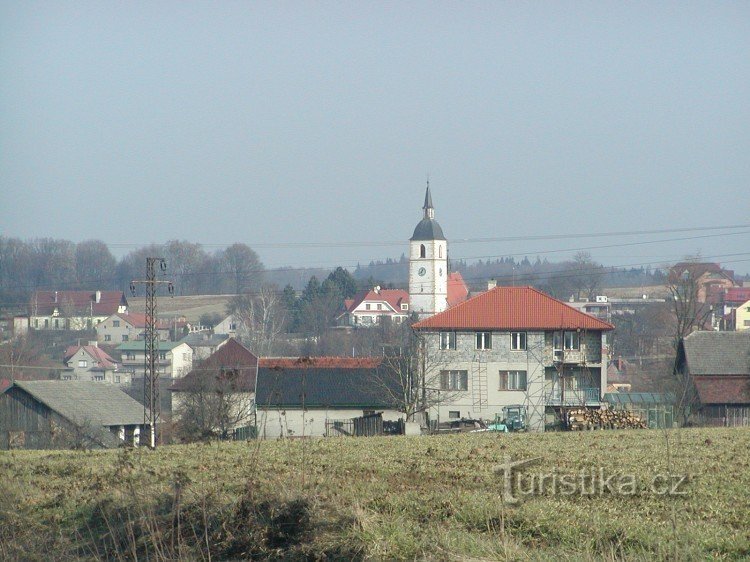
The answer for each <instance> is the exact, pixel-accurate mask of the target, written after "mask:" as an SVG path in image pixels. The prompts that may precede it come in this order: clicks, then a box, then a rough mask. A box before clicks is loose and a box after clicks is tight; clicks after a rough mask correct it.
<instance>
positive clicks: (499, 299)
mask: <svg viewBox="0 0 750 562" xmlns="http://www.w3.org/2000/svg"><path fill="white" fill-rule="evenodd" d="M414 329H415V330H416V331H417V333H418V335H419V336H420V339H421V342H422V343H421V345H422V348H423V352H422V365H421V367H420V369H421V373H420V377H421V380H422V384H423V385H424V387H425V395H426V396H427V404H428V406H429V411H428V413H429V417H430V420H432V422H444V421H449V420H451V419H461V418H469V419H484V420H493V419H494V418H495V416H502V414H503V408H504V407H506V406H513V405H523V406H524V408H525V411H526V417H527V426H528V427H529V429H531V430H534V431H543V430H544V428H545V426H547V425H551V424H553V423H555V420H556V419H559V416H560V413H561V409H562V408H565V407H572V406H583V407H597V408H598V407H599V406H600V405H601V399H602V396H603V394H604V392H605V390H606V387H607V370H606V366H607V352H606V345H605V342H604V339H603V334H604V333H605V332H607V331H609V330H612V329H613V326H612V325H611V324H609V323H607V322H604V321H602V320H599V319H598V318H594V317H592V316H589V315H587V314H584V313H582V312H580V311H578V310H575V309H574V308H572V307H570V306H567V305H566V304H565V303H562V302H560V301H557V300H556V299H554V298H552V297H550V296H549V295H546V294H544V293H542V292H540V291H537V290H536V289H533V288H531V287H496V288H494V289H491V290H489V291H487V292H485V293H482V294H480V295H478V296H475V297H473V298H471V299H469V300H467V301H465V302H463V303H461V304H458V305H456V306H455V307H453V308H450V309H448V310H446V311H444V312H442V313H440V314H437V315H435V316H432V317H430V318H427V319H425V320H422V321H420V322H418V323H417V324H415V325H414Z"/></svg>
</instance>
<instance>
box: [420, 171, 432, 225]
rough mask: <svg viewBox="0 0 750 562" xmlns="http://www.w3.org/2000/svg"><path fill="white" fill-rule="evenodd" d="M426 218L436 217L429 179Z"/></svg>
mask: <svg viewBox="0 0 750 562" xmlns="http://www.w3.org/2000/svg"><path fill="white" fill-rule="evenodd" d="M422 209H424V218H426V219H434V218H435V208H434V207H433V206H432V194H430V180H427V191H426V192H425V194H424V207H422Z"/></svg>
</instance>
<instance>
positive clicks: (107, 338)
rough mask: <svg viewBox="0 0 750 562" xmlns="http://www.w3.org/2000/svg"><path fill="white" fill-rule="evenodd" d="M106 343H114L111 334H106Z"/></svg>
mask: <svg viewBox="0 0 750 562" xmlns="http://www.w3.org/2000/svg"><path fill="white" fill-rule="evenodd" d="M104 341H112V336H110V335H109V334H104Z"/></svg>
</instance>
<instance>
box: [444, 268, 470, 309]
mask: <svg viewBox="0 0 750 562" xmlns="http://www.w3.org/2000/svg"><path fill="white" fill-rule="evenodd" d="M468 296H469V288H468V287H467V286H466V283H465V282H464V278H463V277H461V273H459V272H458V271H454V272H453V273H451V274H450V275H448V306H456V305H457V304H458V303H460V302H464V301H465V300H466V298H467V297H468Z"/></svg>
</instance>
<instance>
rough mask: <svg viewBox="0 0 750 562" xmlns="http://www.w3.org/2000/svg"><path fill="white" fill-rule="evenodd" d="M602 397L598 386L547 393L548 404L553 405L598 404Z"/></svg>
mask: <svg viewBox="0 0 750 562" xmlns="http://www.w3.org/2000/svg"><path fill="white" fill-rule="evenodd" d="M599 402H601V397H600V393H599V389H598V388H574V389H567V390H565V392H564V393H563V391H562V390H553V391H551V392H548V393H547V404H549V405H551V406H581V405H585V404H598V403H599Z"/></svg>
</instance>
